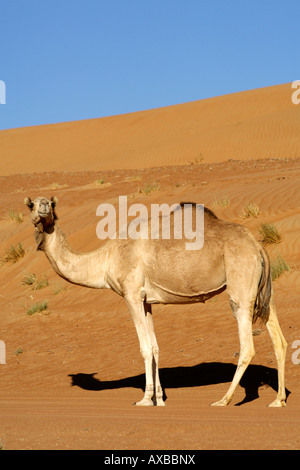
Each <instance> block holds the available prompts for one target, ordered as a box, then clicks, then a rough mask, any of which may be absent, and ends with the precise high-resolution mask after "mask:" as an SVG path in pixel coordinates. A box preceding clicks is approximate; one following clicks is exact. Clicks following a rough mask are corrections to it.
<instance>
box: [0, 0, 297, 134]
mask: <svg viewBox="0 0 300 470" xmlns="http://www.w3.org/2000/svg"><path fill="white" fill-rule="evenodd" d="M299 31H300V3H299V1H296V0H294V1H290V0H285V1H283V0H280V1H278V0H251V1H250V0H249V1H244V0H226V1H225V0H222V1H221V0H215V1H209V0H205V1H204V0H59V1H58V0H51V1H48V0H0V80H3V81H4V82H5V86H6V104H4V105H2V104H0V129H7V128H14V127H23V126H31V125H39V124H48V123H55V122H63V121H72V120H79V119H89V118H96V117H103V116H110V115H115V114H123V113H129V112H133V111H140V110H143V109H151V108H157V107H162V106H168V105H173V104H178V103H184V102H187V101H195V100H199V99H204V98H209V97H212V96H217V95H222V94H227V93H234V92H238V91H243V90H249V89H253V88H260V87H264V86H270V85H277V84H281V83H286V82H291V81H293V80H297V79H300V72H299V64H300V60H299ZM0 98H1V94H0Z"/></svg>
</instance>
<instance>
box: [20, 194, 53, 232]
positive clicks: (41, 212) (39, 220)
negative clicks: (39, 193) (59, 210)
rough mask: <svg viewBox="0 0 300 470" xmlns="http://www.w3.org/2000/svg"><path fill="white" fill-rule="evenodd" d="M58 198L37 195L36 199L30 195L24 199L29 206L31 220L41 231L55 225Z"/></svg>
mask: <svg viewBox="0 0 300 470" xmlns="http://www.w3.org/2000/svg"><path fill="white" fill-rule="evenodd" d="M57 202H58V200H57V198H56V197H55V196H54V197H52V198H51V199H50V200H49V199H47V198H46V197H37V198H36V199H35V200H34V201H32V200H31V199H30V197H26V198H25V199H24V204H25V205H26V206H27V207H29V209H30V215H31V220H32V223H33V224H34V226H35V227H36V229H37V230H38V231H39V232H44V231H48V230H49V228H51V227H53V225H54V222H55V220H56V219H57V215H56V213H55V206H56V204H57Z"/></svg>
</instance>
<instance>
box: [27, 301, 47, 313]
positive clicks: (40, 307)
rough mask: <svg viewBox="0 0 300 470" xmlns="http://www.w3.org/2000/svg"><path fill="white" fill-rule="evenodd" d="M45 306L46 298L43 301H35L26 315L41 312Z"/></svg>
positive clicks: (45, 308)
mask: <svg viewBox="0 0 300 470" xmlns="http://www.w3.org/2000/svg"><path fill="white" fill-rule="evenodd" d="M47 308H48V302H47V300H44V302H37V303H35V304H34V305H32V306H31V307H30V308H29V309H28V310H27V315H33V314H34V313H39V312H43V310H47Z"/></svg>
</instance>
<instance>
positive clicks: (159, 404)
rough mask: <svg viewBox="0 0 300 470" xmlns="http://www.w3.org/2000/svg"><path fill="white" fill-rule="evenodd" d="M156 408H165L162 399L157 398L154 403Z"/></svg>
mask: <svg viewBox="0 0 300 470" xmlns="http://www.w3.org/2000/svg"><path fill="white" fill-rule="evenodd" d="M156 406H166V404H165V402H164V401H163V399H162V398H158V399H157V401H156Z"/></svg>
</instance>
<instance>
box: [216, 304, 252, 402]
mask: <svg viewBox="0 0 300 470" xmlns="http://www.w3.org/2000/svg"><path fill="white" fill-rule="evenodd" d="M235 314H236V318H237V321H238V330H239V338H240V355H239V361H238V365H237V368H236V371H235V374H234V377H233V380H232V382H231V385H230V387H229V389H228V391H227V393H226V394H225V395H224V397H223V398H222V399H221V400H219V401H217V402H215V403H212V404H211V406H226V405H228V403H229V402H230V401H231V400H232V397H233V394H234V392H235V389H236V387H237V386H238V384H239V382H240V380H241V378H242V376H243V374H244V372H245V370H246V369H247V367H248V365H249V364H250V362H251V359H252V358H253V356H254V354H255V351H254V344H253V337H252V316H251V314H250V309H249V308H239V307H237V308H236V309H235Z"/></svg>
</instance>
